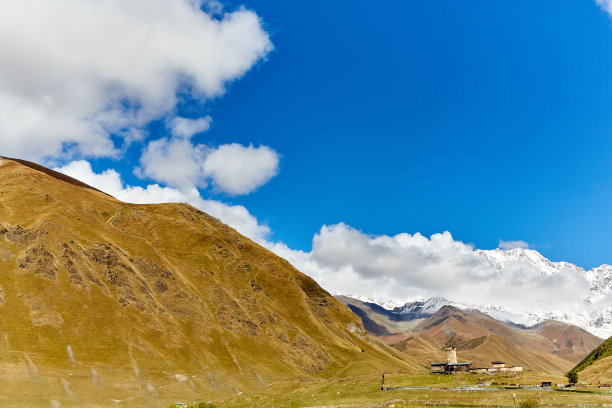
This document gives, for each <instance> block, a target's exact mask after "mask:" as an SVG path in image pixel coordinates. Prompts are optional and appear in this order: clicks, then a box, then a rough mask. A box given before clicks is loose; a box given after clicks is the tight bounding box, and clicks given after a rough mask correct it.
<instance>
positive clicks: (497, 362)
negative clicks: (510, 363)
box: [491, 361, 506, 364]
mask: <svg viewBox="0 0 612 408" xmlns="http://www.w3.org/2000/svg"><path fill="white" fill-rule="evenodd" d="M491 364H506V363H504V362H503V361H491Z"/></svg>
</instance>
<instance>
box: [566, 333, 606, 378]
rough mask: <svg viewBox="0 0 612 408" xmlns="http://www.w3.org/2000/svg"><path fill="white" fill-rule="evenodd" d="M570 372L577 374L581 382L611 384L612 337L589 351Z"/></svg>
mask: <svg viewBox="0 0 612 408" xmlns="http://www.w3.org/2000/svg"><path fill="white" fill-rule="evenodd" d="M572 372H574V373H579V374H578V376H579V379H580V380H581V381H587V382H597V381H601V382H605V383H608V384H609V383H612V337H610V338H609V339H608V340H606V341H604V342H603V343H601V344H600V345H599V347H597V348H596V349H594V350H593V351H591V352H590V353H589V355H588V356H586V357H585V358H584V359H583V360H582V361H581V362H580V363H578V365H576V367H574V368H573V369H572V370H571V371H570V373H572ZM568 374H569V373H568Z"/></svg>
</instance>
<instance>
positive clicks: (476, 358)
mask: <svg viewBox="0 0 612 408" xmlns="http://www.w3.org/2000/svg"><path fill="white" fill-rule="evenodd" d="M337 298H338V300H340V301H341V302H343V303H344V304H346V305H347V306H348V307H349V308H350V309H351V310H352V311H353V312H354V313H355V314H357V315H358V316H360V317H361V318H362V321H363V324H364V327H365V328H366V329H367V330H368V332H370V333H371V334H372V335H373V336H375V337H376V338H378V339H379V340H380V341H382V342H384V343H386V344H389V345H391V346H392V347H394V348H396V349H397V350H399V351H402V352H403V353H405V354H406V355H408V356H410V357H412V358H415V359H416V360H417V361H419V362H420V363H421V364H423V365H427V364H428V363H430V362H434V361H445V354H444V351H443V349H444V346H445V345H449V344H452V345H453V346H455V347H456V348H457V355H458V357H459V358H460V359H462V360H463V361H469V362H471V363H472V364H473V366H476V367H488V366H490V363H491V361H495V360H502V361H504V362H505V363H506V364H507V365H513V366H514V365H516V366H522V367H523V368H524V369H525V370H535V371H542V372H547V373H553V374H558V375H562V374H564V373H566V372H567V371H569V370H570V369H571V368H572V367H574V366H575V365H576V364H577V363H578V362H579V361H581V360H582V359H583V358H584V357H585V356H586V355H587V354H588V353H589V352H590V351H591V350H593V349H594V348H595V347H597V346H598V345H599V344H600V343H602V341H603V339H601V338H599V337H597V336H595V335H593V334H591V333H589V332H587V331H586V330H584V329H582V328H580V327H577V326H574V325H569V324H566V323H562V322H558V321H553V320H547V321H544V322H542V323H539V324H537V325H535V326H533V327H530V328H525V327H522V326H518V325H512V324H508V323H504V322H502V321H499V320H497V319H494V318H493V317H491V316H489V315H488V314H486V313H483V312H480V311H478V310H470V309H460V308H457V307H454V306H448V305H444V306H441V307H439V308H438V307H437V306H438V305H436V307H434V309H437V310H435V311H434V312H432V308H429V306H431V304H428V303H427V302H424V303H423V304H421V305H419V307H416V305H412V306H415V307H413V308H412V309H411V310H410V311H407V310H406V309H404V310H403V313H398V312H397V311H392V310H387V309H385V308H383V307H381V306H379V305H377V304H375V303H368V302H362V301H360V300H357V299H353V298H349V297H346V296H337ZM434 303H435V302H434Z"/></svg>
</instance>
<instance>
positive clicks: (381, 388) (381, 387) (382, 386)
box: [380, 370, 387, 391]
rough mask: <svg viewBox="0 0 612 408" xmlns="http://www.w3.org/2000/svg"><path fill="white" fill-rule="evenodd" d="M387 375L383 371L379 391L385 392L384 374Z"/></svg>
mask: <svg viewBox="0 0 612 408" xmlns="http://www.w3.org/2000/svg"><path fill="white" fill-rule="evenodd" d="M386 373H387V371H386V370H385V371H383V373H382V385H381V386H380V390H381V391H384V390H385V374H386Z"/></svg>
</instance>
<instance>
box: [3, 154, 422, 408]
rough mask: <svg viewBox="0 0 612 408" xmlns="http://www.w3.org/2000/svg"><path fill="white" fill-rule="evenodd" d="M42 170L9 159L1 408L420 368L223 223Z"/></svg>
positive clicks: (138, 398)
mask: <svg viewBox="0 0 612 408" xmlns="http://www.w3.org/2000/svg"><path fill="white" fill-rule="evenodd" d="M33 167H34V168H33ZM39 170H40V169H37V168H36V167H35V166H24V165H23V164H22V163H17V162H15V161H12V160H6V159H4V160H3V159H0V374H2V378H3V381H2V382H1V384H0V406H15V404H16V403H17V402H20V403H22V405H24V406H28V407H30V406H31V407H36V406H41V407H42V406H44V407H48V406H50V404H52V400H53V401H56V402H57V403H59V404H61V405H62V406H64V407H70V406H79V407H94V406H95V407H98V406H100V407H102V406H131V407H132V406H142V407H149V406H166V405H167V403H169V402H172V401H176V400H184V399H186V400H209V399H219V398H224V397H227V396H229V395H236V394H238V393H241V392H242V393H245V394H246V393H251V392H257V391H260V390H265V389H267V387H268V386H269V385H270V384H273V383H276V382H278V381H286V380H290V379H300V381H316V380H318V379H320V378H325V377H329V376H338V377H346V376H351V375H364V374H368V373H371V372H379V371H382V370H384V369H385V368H388V367H391V368H393V369H405V370H410V369H417V368H418V365H417V364H416V363H415V362H414V361H412V360H411V359H410V358H409V357H406V356H400V355H399V353H397V352H394V351H392V350H390V349H389V348H388V347H386V346H384V345H382V344H380V343H378V342H375V341H373V340H372V339H371V338H370V337H369V336H367V334H366V333H365V331H364V330H363V327H362V325H361V322H360V320H359V319H358V318H357V317H356V316H355V315H354V314H353V313H352V312H350V310H349V309H348V308H346V307H345V306H344V305H342V304H340V303H339V302H338V301H336V300H335V299H334V298H333V297H331V296H330V295H329V294H328V293H327V292H325V291H324V290H323V289H321V288H320V287H319V286H318V285H317V284H316V282H314V281H313V280H312V279H310V278H308V277H307V276H305V275H303V274H302V273H300V272H299V271H297V270H296V269H295V268H293V267H292V266H291V265H290V264H289V263H288V262H286V261H285V260H283V259H281V258H279V257H277V256H275V255H273V254H272V253H270V252H269V251H267V250H266V249H264V248H262V247H260V246H259V245H257V244H255V243H254V242H252V241H250V240H248V239H247V238H245V237H243V236H241V235H240V234H238V233H237V232H236V231H235V230H233V229H231V228H229V227H228V226H226V225H224V224H222V223H221V222H220V221H219V220H217V219H215V218H213V217H210V216H208V215H207V214H204V213H202V212H201V211H198V210H197V209H195V208H193V207H191V206H189V205H185V204H164V205H131V204H126V203H123V202H120V201H118V200H115V199H113V198H112V197H109V196H108V195H106V194H104V193H101V192H98V191H96V190H93V189H90V188H86V187H83V186H82V185H77V184H78V183H72V182H70V180H66V179H60V178H58V176H57V175H55V174H54V173H52V172H44V171H43V172H41V171H39ZM56 405H57V404H56Z"/></svg>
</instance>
